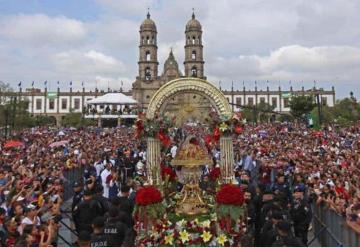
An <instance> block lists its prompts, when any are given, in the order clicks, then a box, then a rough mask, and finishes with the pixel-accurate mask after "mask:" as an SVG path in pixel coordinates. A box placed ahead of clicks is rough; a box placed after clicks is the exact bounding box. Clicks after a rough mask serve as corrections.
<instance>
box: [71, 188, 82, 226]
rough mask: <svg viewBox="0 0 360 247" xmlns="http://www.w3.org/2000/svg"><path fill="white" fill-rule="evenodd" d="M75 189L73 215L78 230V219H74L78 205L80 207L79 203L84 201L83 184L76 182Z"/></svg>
mask: <svg viewBox="0 0 360 247" xmlns="http://www.w3.org/2000/svg"><path fill="white" fill-rule="evenodd" d="M73 189H74V196H73V199H72V204H71V213H72V216H73V220H74V223H75V228H76V229H78V222H77V221H76V217H74V209H75V207H76V206H77V205H79V203H80V202H81V201H82V198H83V190H82V185H81V183H79V182H74V184H73Z"/></svg>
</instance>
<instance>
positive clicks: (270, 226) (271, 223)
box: [261, 211, 283, 246]
mask: <svg viewBox="0 0 360 247" xmlns="http://www.w3.org/2000/svg"><path fill="white" fill-rule="evenodd" d="M281 220H283V215H282V213H281V212H280V211H274V212H272V214H271V218H270V220H268V221H267V222H265V224H264V226H263V228H262V229H261V242H262V243H266V244H267V245H268V246H271V245H272V244H273V243H274V242H275V241H276V236H277V231H276V225H277V224H278V223H279V221H281Z"/></svg>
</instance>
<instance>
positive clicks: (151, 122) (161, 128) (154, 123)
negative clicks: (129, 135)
mask: <svg viewBox="0 0 360 247" xmlns="http://www.w3.org/2000/svg"><path fill="white" fill-rule="evenodd" d="M174 123H175V118H173V119H170V118H168V117H166V116H163V115H162V116H160V115H159V114H156V115H155V117H154V118H153V119H147V118H145V115H144V114H143V113H140V114H139V115H138V118H137V120H136V122H135V126H134V127H135V129H136V137H137V138H140V137H142V136H145V137H153V138H158V139H159V140H160V141H161V142H162V143H163V144H164V145H165V146H169V145H170V144H171V140H170V137H169V135H168V133H169V129H170V128H172V127H173V126H174Z"/></svg>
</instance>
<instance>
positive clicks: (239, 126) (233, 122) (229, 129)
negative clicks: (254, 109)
mask: <svg viewBox="0 0 360 247" xmlns="http://www.w3.org/2000/svg"><path fill="white" fill-rule="evenodd" d="M205 121H206V122H207V123H208V124H209V127H210V129H211V130H212V134H211V135H207V136H205V143H206V144H208V145H209V144H211V143H212V142H217V141H219V139H220V136H230V135H232V134H236V135H240V134H241V133H242V132H243V121H242V116H241V113H240V112H237V113H234V115H233V116H228V115H220V116H219V115H218V114H217V113H216V112H213V111H212V112H210V113H209V118H206V119H205Z"/></svg>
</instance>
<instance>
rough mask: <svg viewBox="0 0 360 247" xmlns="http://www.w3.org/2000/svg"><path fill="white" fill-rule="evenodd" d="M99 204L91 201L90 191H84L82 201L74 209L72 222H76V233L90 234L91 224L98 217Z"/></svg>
mask: <svg viewBox="0 0 360 247" xmlns="http://www.w3.org/2000/svg"><path fill="white" fill-rule="evenodd" d="M100 210H101V209H99V203H98V202H97V201H96V200H94V199H93V194H92V192H91V191H90V190H85V191H84V196H83V200H82V201H81V202H80V203H79V204H78V205H77V206H75V208H74V221H75V222H78V228H77V229H76V230H77V232H80V231H88V232H90V233H91V232H92V228H91V223H92V220H93V219H94V218H96V217H97V216H99V215H98V212H99V211H100Z"/></svg>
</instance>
